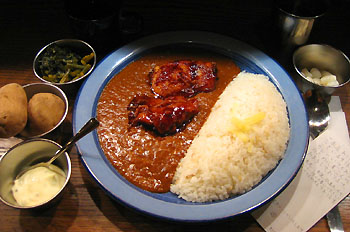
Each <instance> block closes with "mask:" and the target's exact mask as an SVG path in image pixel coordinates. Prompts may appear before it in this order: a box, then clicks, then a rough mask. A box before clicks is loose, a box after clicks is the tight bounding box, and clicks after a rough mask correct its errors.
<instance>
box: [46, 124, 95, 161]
mask: <svg viewBox="0 0 350 232" xmlns="http://www.w3.org/2000/svg"><path fill="white" fill-rule="evenodd" d="M99 124H100V123H99V122H98V121H97V119H96V118H91V119H90V120H89V121H88V122H87V123H85V125H84V126H83V127H82V128H81V129H80V130H79V131H78V133H76V134H75V135H74V136H73V137H72V138H71V139H70V140H69V141H68V142H67V143H66V145H65V146H63V147H62V148H61V149H60V150H58V151H57V153H56V154H55V155H54V156H53V157H52V158H51V159H50V160H49V162H48V163H49V164H51V163H52V162H53V161H55V160H56V159H57V157H59V156H60V155H61V154H62V153H64V152H66V151H67V150H68V149H69V148H71V147H72V146H73V144H75V143H76V142H77V141H78V140H79V139H81V138H82V137H84V136H85V135H87V134H88V133H90V132H91V131H93V130H94V129H96V128H97V127H98V125H99Z"/></svg>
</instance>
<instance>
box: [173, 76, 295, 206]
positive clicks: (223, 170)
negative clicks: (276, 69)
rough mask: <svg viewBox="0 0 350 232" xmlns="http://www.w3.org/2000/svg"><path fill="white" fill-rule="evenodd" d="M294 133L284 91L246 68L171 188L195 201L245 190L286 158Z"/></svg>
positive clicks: (223, 98) (190, 151)
mask: <svg viewBox="0 0 350 232" xmlns="http://www.w3.org/2000/svg"><path fill="white" fill-rule="evenodd" d="M288 139H289V123H288V116H287V109H286V103H285V102H284V100H283V98H282V96H281V94H280V93H279V92H278V90H277V89H276V87H275V86H274V85H273V84H272V83H271V82H270V81H269V80H268V78H267V77H266V76H264V75H260V74H251V73H247V72H241V73H240V74H239V75H238V76H237V77H236V78H235V79H234V80H233V81H232V82H231V83H230V84H229V85H228V86H227V87H226V89H225V91H224V92H223V93H222V94H221V96H220V98H219V99H218V101H217V102H216V104H215V106H214V107H213V109H212V112H211V114H210V115H209V117H208V119H207V121H206V122H205V124H204V125H203V127H202V128H201V130H200V131H199V133H198V135H197V136H196V137H195V139H194V140H193V142H192V144H191V146H190V147H189V149H188V151H187V153H186V155H185V157H184V158H183V159H182V160H181V161H180V164H179V166H178V167H177V170H176V173H175V176H174V179H173V183H172V185H171V191H172V192H173V193H176V194H178V195H179V197H181V198H183V199H185V200H187V201H192V202H206V201H215V200H223V199H226V198H228V197H230V196H232V195H235V194H241V193H244V192H246V191H248V190H250V189H251V188H252V187H253V186H254V185H256V184H257V183H259V181H260V180H261V179H262V178H263V177H264V176H265V175H266V174H267V173H268V172H269V171H270V170H271V169H273V168H274V167H275V166H276V164H277V163H278V161H279V160H280V159H281V158H283V155H284V152H285V149H286V145H287V142H288Z"/></svg>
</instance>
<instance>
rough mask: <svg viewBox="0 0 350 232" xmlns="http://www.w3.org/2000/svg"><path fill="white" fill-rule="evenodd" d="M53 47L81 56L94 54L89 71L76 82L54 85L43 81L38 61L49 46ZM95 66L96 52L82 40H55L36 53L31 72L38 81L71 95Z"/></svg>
mask: <svg viewBox="0 0 350 232" xmlns="http://www.w3.org/2000/svg"><path fill="white" fill-rule="evenodd" d="M54 45H58V46H61V47H66V48H69V49H71V50H72V51H74V52H77V53H78V54H82V55H83V54H86V55H88V54H90V53H93V54H94V58H93V63H92V65H91V68H90V69H89V71H88V72H86V73H85V75H83V76H81V77H79V78H77V79H76V80H72V81H69V82H66V83H54V82H50V81H47V80H45V79H44V78H43V74H42V73H41V70H40V67H39V66H40V64H39V60H40V59H41V57H42V56H43V54H44V53H45V50H46V49H47V48H49V47H51V46H54ZM95 65H96V52H95V50H94V49H93V48H92V47H91V46H90V45H89V44H88V43H86V42H84V41H82V40H78V39H61V40H57V41H54V42H52V43H50V44H48V45H46V46H45V47H43V48H42V49H41V50H40V51H39V52H38V54H37V55H36V56H35V58H34V62H33V71H34V74H35V76H37V77H38V78H39V80H41V81H43V82H45V83H50V84H53V85H56V86H58V87H60V88H61V89H62V90H63V91H65V92H66V93H67V94H73V93H74V92H75V91H76V90H77V88H78V87H79V84H81V80H82V79H84V78H85V77H87V76H88V75H89V74H90V73H91V72H92V70H93V69H94V68H95Z"/></svg>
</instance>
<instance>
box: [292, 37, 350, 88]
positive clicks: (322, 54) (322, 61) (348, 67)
mask: <svg viewBox="0 0 350 232" xmlns="http://www.w3.org/2000/svg"><path fill="white" fill-rule="evenodd" d="M293 65H294V68H295V70H296V71H297V73H298V75H299V76H300V77H301V78H302V86H301V88H302V91H303V92H306V91H307V90H309V89H318V90H319V91H320V92H321V93H323V94H327V95H331V94H332V93H333V92H334V91H335V90H336V89H337V88H340V87H342V86H344V85H346V84H347V83H348V82H349V79H350V61H349V58H348V57H347V56H346V55H345V54H344V53H343V52H341V51H340V50H338V49H335V48H333V47H331V46H329V45H323V44H310V45H305V46H302V47H300V48H298V49H297V50H296V51H295V52H294V54H293ZM303 68H308V69H311V68H318V69H319V70H326V71H328V72H330V73H332V74H334V75H336V77H337V81H338V82H339V85H338V86H335V87H330V86H323V85H319V84H315V83H313V82H311V81H309V80H308V79H307V78H306V77H305V76H304V74H303V73H302V72H301V70H302V69H303Z"/></svg>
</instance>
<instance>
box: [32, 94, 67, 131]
mask: <svg viewBox="0 0 350 232" xmlns="http://www.w3.org/2000/svg"><path fill="white" fill-rule="evenodd" d="M64 112H65V104H64V102H63V101H62V99H61V98H59V97H58V96H56V95H55V94H52V93H37V94H35V95H34V96H33V97H32V98H31V99H30V100H29V103H28V120H29V127H30V129H31V130H32V131H34V132H35V133H37V134H41V133H44V132H47V131H49V130H51V129H52V128H54V127H55V126H56V125H57V123H58V122H59V121H60V120H61V119H62V116H63V114H64Z"/></svg>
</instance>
